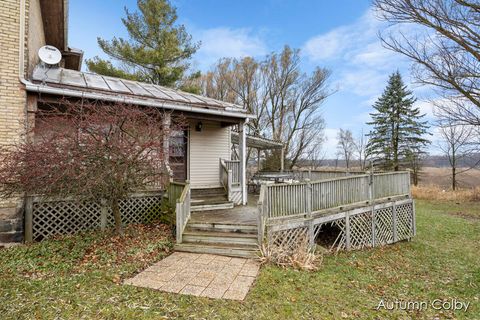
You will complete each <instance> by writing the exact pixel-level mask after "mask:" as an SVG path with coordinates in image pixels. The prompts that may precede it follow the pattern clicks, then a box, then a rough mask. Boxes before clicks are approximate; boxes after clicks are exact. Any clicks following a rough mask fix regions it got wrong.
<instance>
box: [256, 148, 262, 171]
mask: <svg viewBox="0 0 480 320" xmlns="http://www.w3.org/2000/svg"><path fill="white" fill-rule="evenodd" d="M260 160H261V159H260V148H257V172H260V170H262V168H261V167H260V166H261V164H260Z"/></svg>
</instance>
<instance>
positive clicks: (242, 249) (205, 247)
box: [174, 242, 259, 259]
mask: <svg viewBox="0 0 480 320" xmlns="http://www.w3.org/2000/svg"><path fill="white" fill-rule="evenodd" d="M174 249H175V250H176V251H183V252H193V253H209V254H218V255H223V256H229V257H240V258H249V259H256V258H258V257H259V250H258V247H257V248H255V249H254V248H252V247H251V246H244V245H235V246H232V245H226V244H220V243H212V244H197V243H185V242H184V243H180V244H176V245H175V246H174Z"/></svg>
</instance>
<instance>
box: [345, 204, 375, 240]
mask: <svg viewBox="0 0 480 320" xmlns="http://www.w3.org/2000/svg"><path fill="white" fill-rule="evenodd" d="M372 245H373V243H372V212H371V211H367V212H364V213H360V214H357V215H354V216H351V217H350V248H351V249H363V248H365V247H371V246H372Z"/></svg>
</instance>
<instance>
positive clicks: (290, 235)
mask: <svg viewBox="0 0 480 320" xmlns="http://www.w3.org/2000/svg"><path fill="white" fill-rule="evenodd" d="M318 221H320V222H318ZM327 227H330V228H331V227H333V228H334V229H336V230H337V231H338V234H337V236H336V238H335V239H333V244H331V246H330V250H333V251H338V250H351V249H362V248H365V247H374V246H380V245H386V244H391V243H394V242H397V241H402V240H406V239H410V238H412V237H413V236H415V233H416V227H415V207H414V202H413V200H407V201H399V202H390V203H384V204H381V205H376V206H374V207H372V206H369V207H364V208H357V209H355V210H351V211H347V212H344V213H339V214H334V215H331V219H328V217H322V218H321V219H315V218H313V219H311V220H304V221H302V222H298V221H296V222H293V221H285V220H284V221H282V222H281V223H276V224H273V225H272V224H271V225H269V226H267V243H268V245H269V246H274V247H278V248H281V250H282V251H289V250H290V251H293V250H295V248H296V247H297V245H298V243H301V242H302V241H304V240H305V238H307V239H308V240H309V241H310V246H311V248H313V247H314V246H313V245H314V244H315V243H316V240H317V239H318V238H319V237H321V236H322V235H323V232H325V230H326V229H327Z"/></svg>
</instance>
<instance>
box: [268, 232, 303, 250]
mask: <svg viewBox="0 0 480 320" xmlns="http://www.w3.org/2000/svg"><path fill="white" fill-rule="evenodd" d="M307 237H308V228H306V227H300V228H292V229H286V230H281V231H275V232H270V233H269V234H268V242H269V243H268V244H269V246H270V248H273V247H275V248H277V250H280V251H282V252H285V253H293V251H294V250H295V249H296V248H298V243H300V242H303V241H305V239H307Z"/></svg>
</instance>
